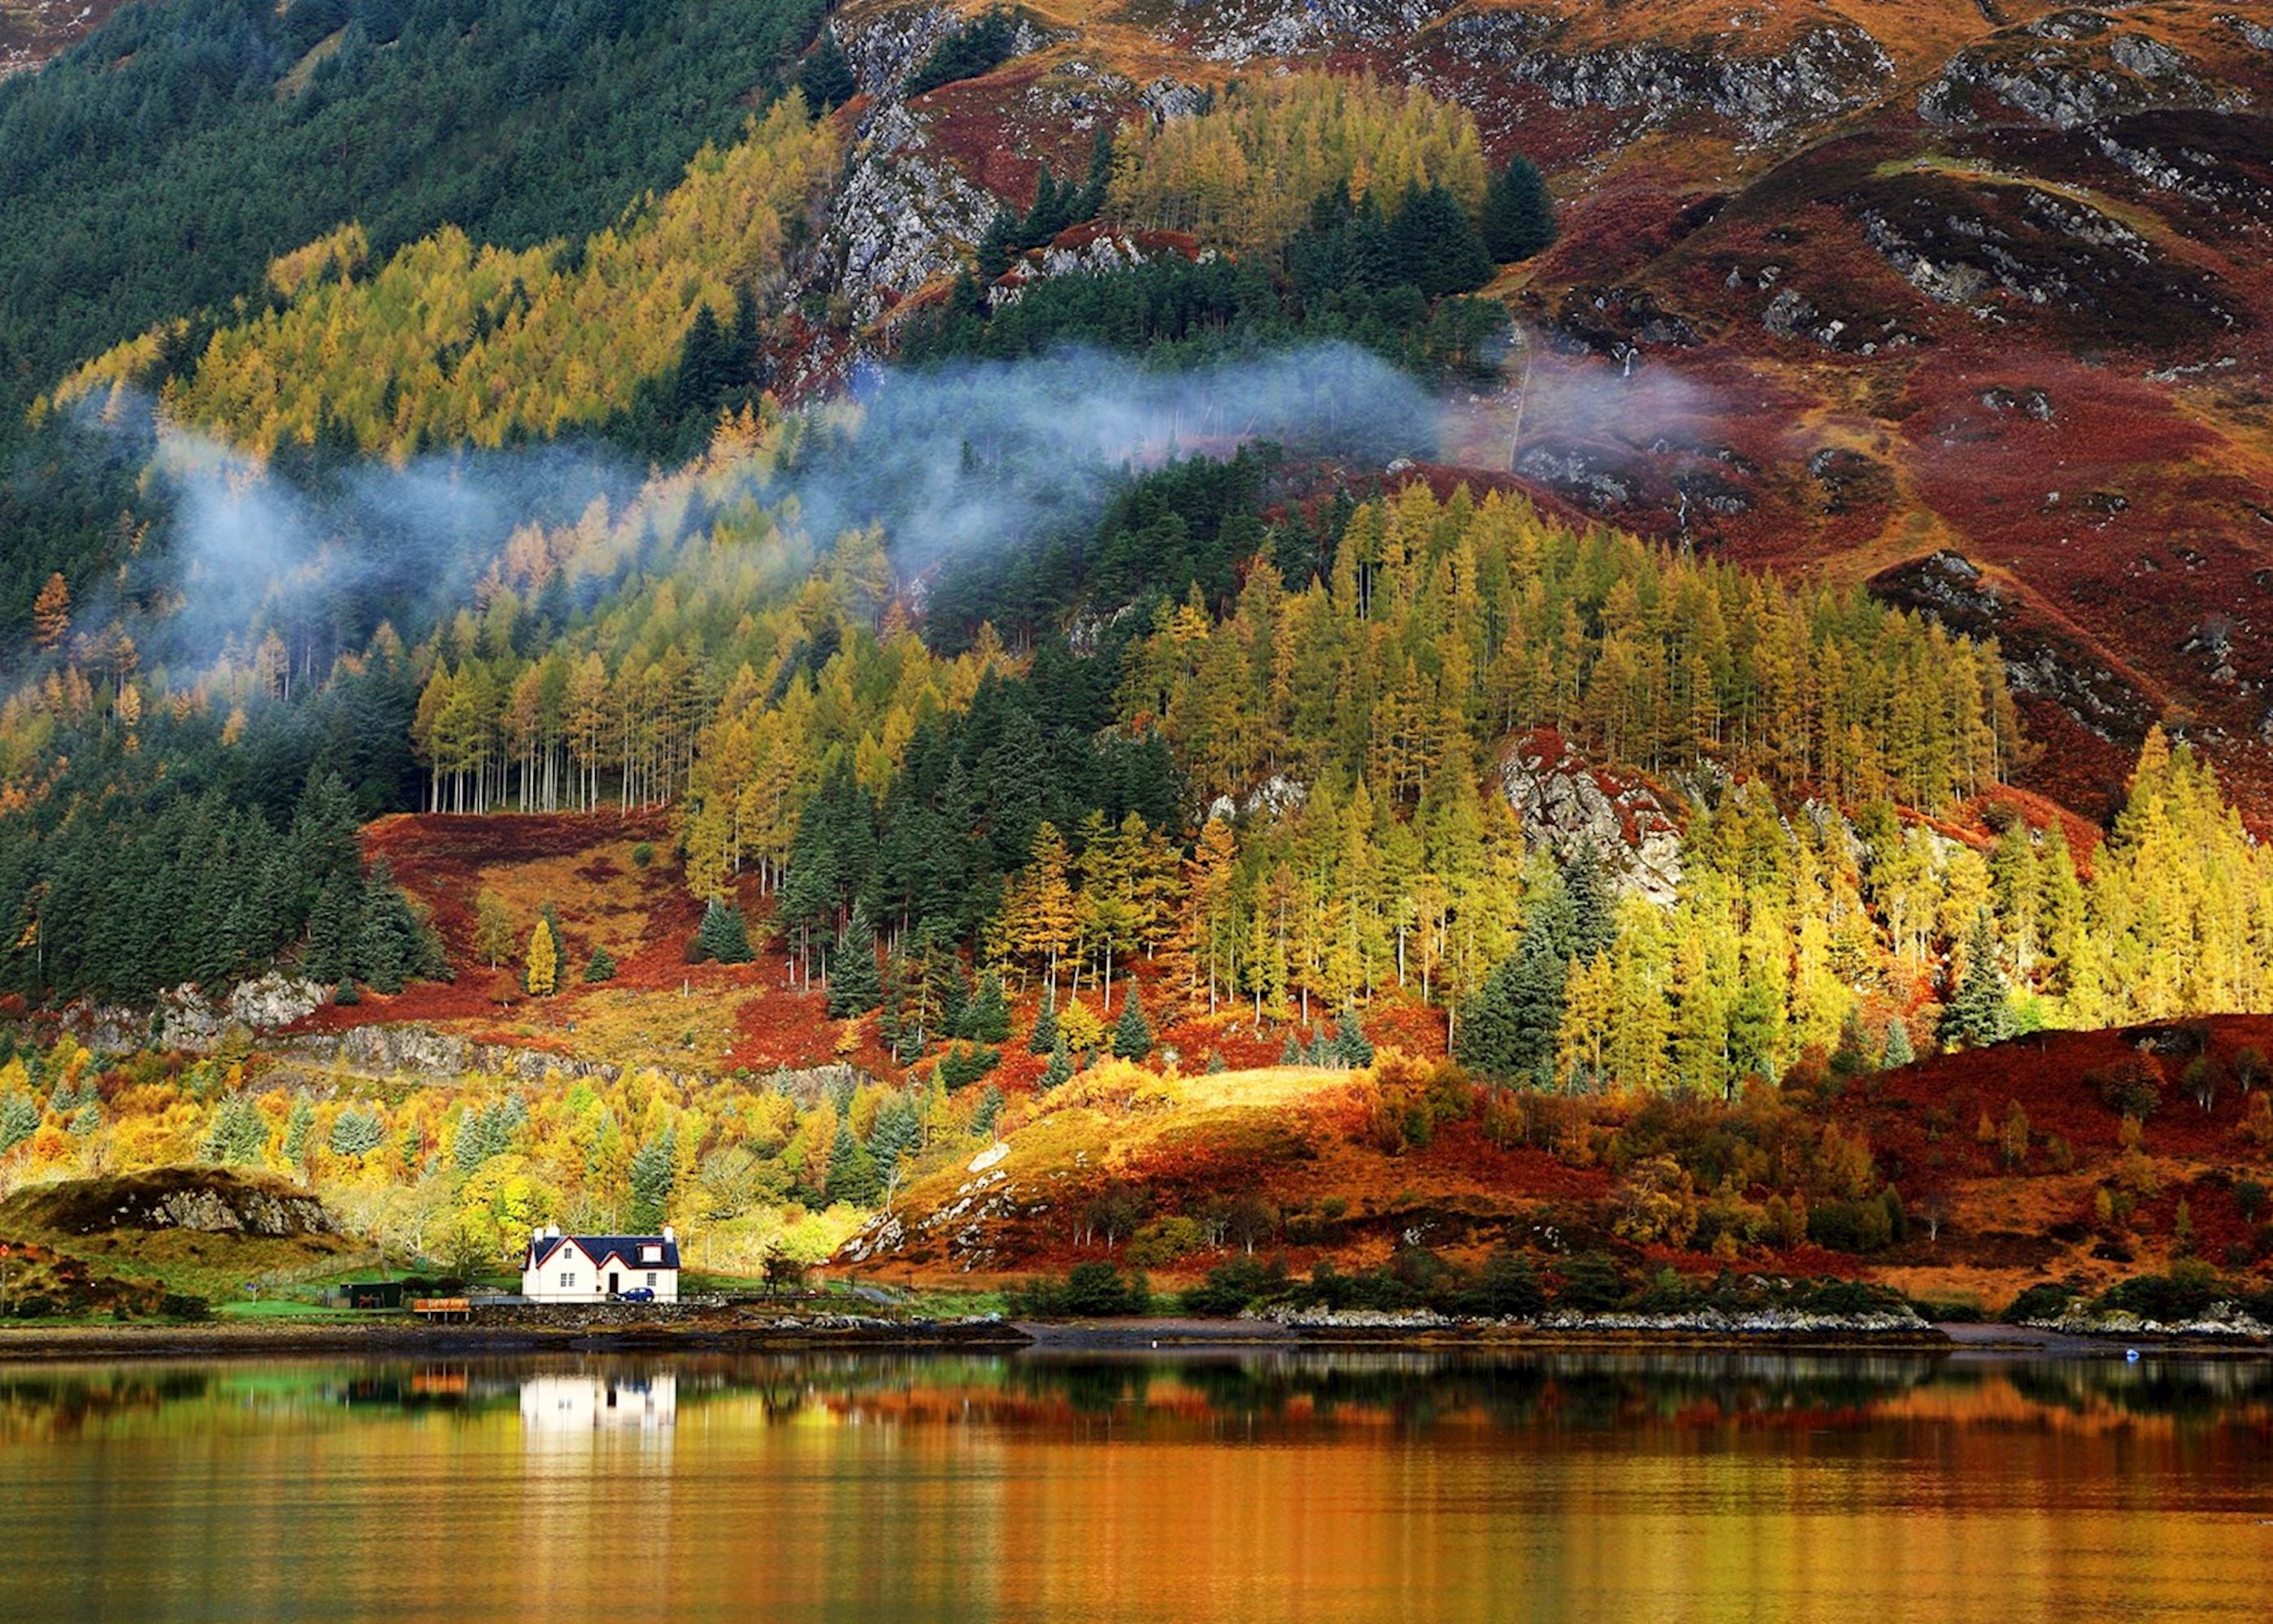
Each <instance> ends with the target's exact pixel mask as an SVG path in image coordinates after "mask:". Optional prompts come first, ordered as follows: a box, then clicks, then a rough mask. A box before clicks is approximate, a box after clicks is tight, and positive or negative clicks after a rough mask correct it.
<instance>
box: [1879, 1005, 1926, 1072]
mask: <svg viewBox="0 0 2273 1624" xmlns="http://www.w3.org/2000/svg"><path fill="white" fill-rule="evenodd" d="M1915 1059H1917V1050H1915V1049H1913V1048H1912V1047H1911V1046H1910V1029H1909V1023H1908V1022H1905V1021H1903V1020H1902V1017H1901V1016H1899V1015H1897V1016H1895V1017H1894V1019H1893V1020H1892V1021H1889V1022H1887V1043H1886V1047H1885V1048H1884V1049H1883V1050H1881V1051H1879V1065H1880V1066H1882V1067H1884V1068H1885V1069H1886V1070H1887V1071H1892V1070H1894V1067H1896V1066H1908V1065H1909V1063H1910V1062H1911V1061H1913V1060H1915Z"/></svg>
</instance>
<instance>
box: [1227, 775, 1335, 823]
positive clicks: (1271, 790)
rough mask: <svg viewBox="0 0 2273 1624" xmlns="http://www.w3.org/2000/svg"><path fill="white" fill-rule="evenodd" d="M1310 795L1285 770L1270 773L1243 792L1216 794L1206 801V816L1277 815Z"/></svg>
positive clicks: (1273, 816) (1291, 808)
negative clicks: (1232, 794)
mask: <svg viewBox="0 0 2273 1624" xmlns="http://www.w3.org/2000/svg"><path fill="white" fill-rule="evenodd" d="M1309 798H1310V786H1309V785H1308V784H1306V783H1303V782H1301V781H1300V780H1299V779H1294V778H1289V777H1287V775H1286V774H1284V773H1273V774H1272V775H1271V776H1270V777H1268V778H1266V779H1264V781H1263V782H1261V783H1259V784H1257V785H1256V786H1255V788H1254V789H1252V790H1249V791H1248V792H1247V793H1246V794H1245V795H1242V796H1240V797H1236V798H1234V797H1231V796H1228V795H1219V796H1218V797H1215V799H1214V800H1212V801H1211V802H1209V803H1208V806H1207V816H1208V817H1209V818H1237V817H1242V816H1245V815H1248V814H1250V813H1254V812H1261V813H1263V814H1264V815H1265V816H1267V817H1272V818H1276V817H1278V816H1279V815H1280V814H1281V813H1284V812H1293V811H1294V810H1296V809H1297V808H1299V807H1300V806H1301V805H1302V803H1303V802H1305V801H1307V800H1309Z"/></svg>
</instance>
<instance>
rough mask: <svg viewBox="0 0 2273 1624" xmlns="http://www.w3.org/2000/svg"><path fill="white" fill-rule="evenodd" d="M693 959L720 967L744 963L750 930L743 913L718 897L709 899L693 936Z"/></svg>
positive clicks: (749, 956) (746, 956)
mask: <svg viewBox="0 0 2273 1624" xmlns="http://www.w3.org/2000/svg"><path fill="white" fill-rule="evenodd" d="M694 948H695V959H696V962H701V961H702V960H704V959H715V960H716V961H717V962H719V963H721V964H747V963H748V962H750V960H751V959H752V958H753V957H754V954H752V953H751V951H750V927H749V926H748V924H746V923H744V921H743V918H742V910H741V909H739V908H737V907H735V906H734V905H733V904H732V903H731V902H726V901H724V899H723V898H720V897H715V896H714V897H712V898H711V899H710V901H709V904H708V905H707V906H706V907H705V908H704V909H703V910H702V924H701V926H700V927H699V928H698V929H697V930H696V931H695V933H694Z"/></svg>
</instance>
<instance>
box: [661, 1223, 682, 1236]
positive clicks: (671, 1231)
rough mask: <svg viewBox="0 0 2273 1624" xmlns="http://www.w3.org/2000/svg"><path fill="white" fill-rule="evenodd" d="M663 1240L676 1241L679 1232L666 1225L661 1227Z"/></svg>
mask: <svg viewBox="0 0 2273 1624" xmlns="http://www.w3.org/2000/svg"><path fill="white" fill-rule="evenodd" d="M663 1238H664V1239H665V1240H677V1239H679V1231H677V1230H675V1229H673V1228H671V1225H669V1224H664V1226H663Z"/></svg>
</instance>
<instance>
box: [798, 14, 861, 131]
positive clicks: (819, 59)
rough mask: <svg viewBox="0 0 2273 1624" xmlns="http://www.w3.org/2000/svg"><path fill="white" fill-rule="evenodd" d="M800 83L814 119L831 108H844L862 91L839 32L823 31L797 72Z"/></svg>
mask: <svg viewBox="0 0 2273 1624" xmlns="http://www.w3.org/2000/svg"><path fill="white" fill-rule="evenodd" d="M797 83H798V88H799V89H800V90H802V91H803V92H804V93H805V105H806V108H807V109H809V110H810V111H811V112H812V114H813V116H814V117H815V118H818V117H820V116H821V115H822V114H823V113H826V112H828V111H829V109H831V108H835V107H842V106H843V105H844V103H845V102H847V101H851V99H852V96H853V94H854V93H855V92H856V91H858V90H859V81H858V80H857V79H854V78H853V75H852V64H851V62H850V61H848V60H847V59H846V57H845V55H844V47H843V46H841V45H839V44H838V43H837V42H836V29H834V28H823V29H822V30H821V38H820V39H819V40H817V41H814V47H813V49H812V50H811V51H809V52H808V53H806V58H805V61H804V63H803V64H801V65H800V66H799V69H798V73H797Z"/></svg>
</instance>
